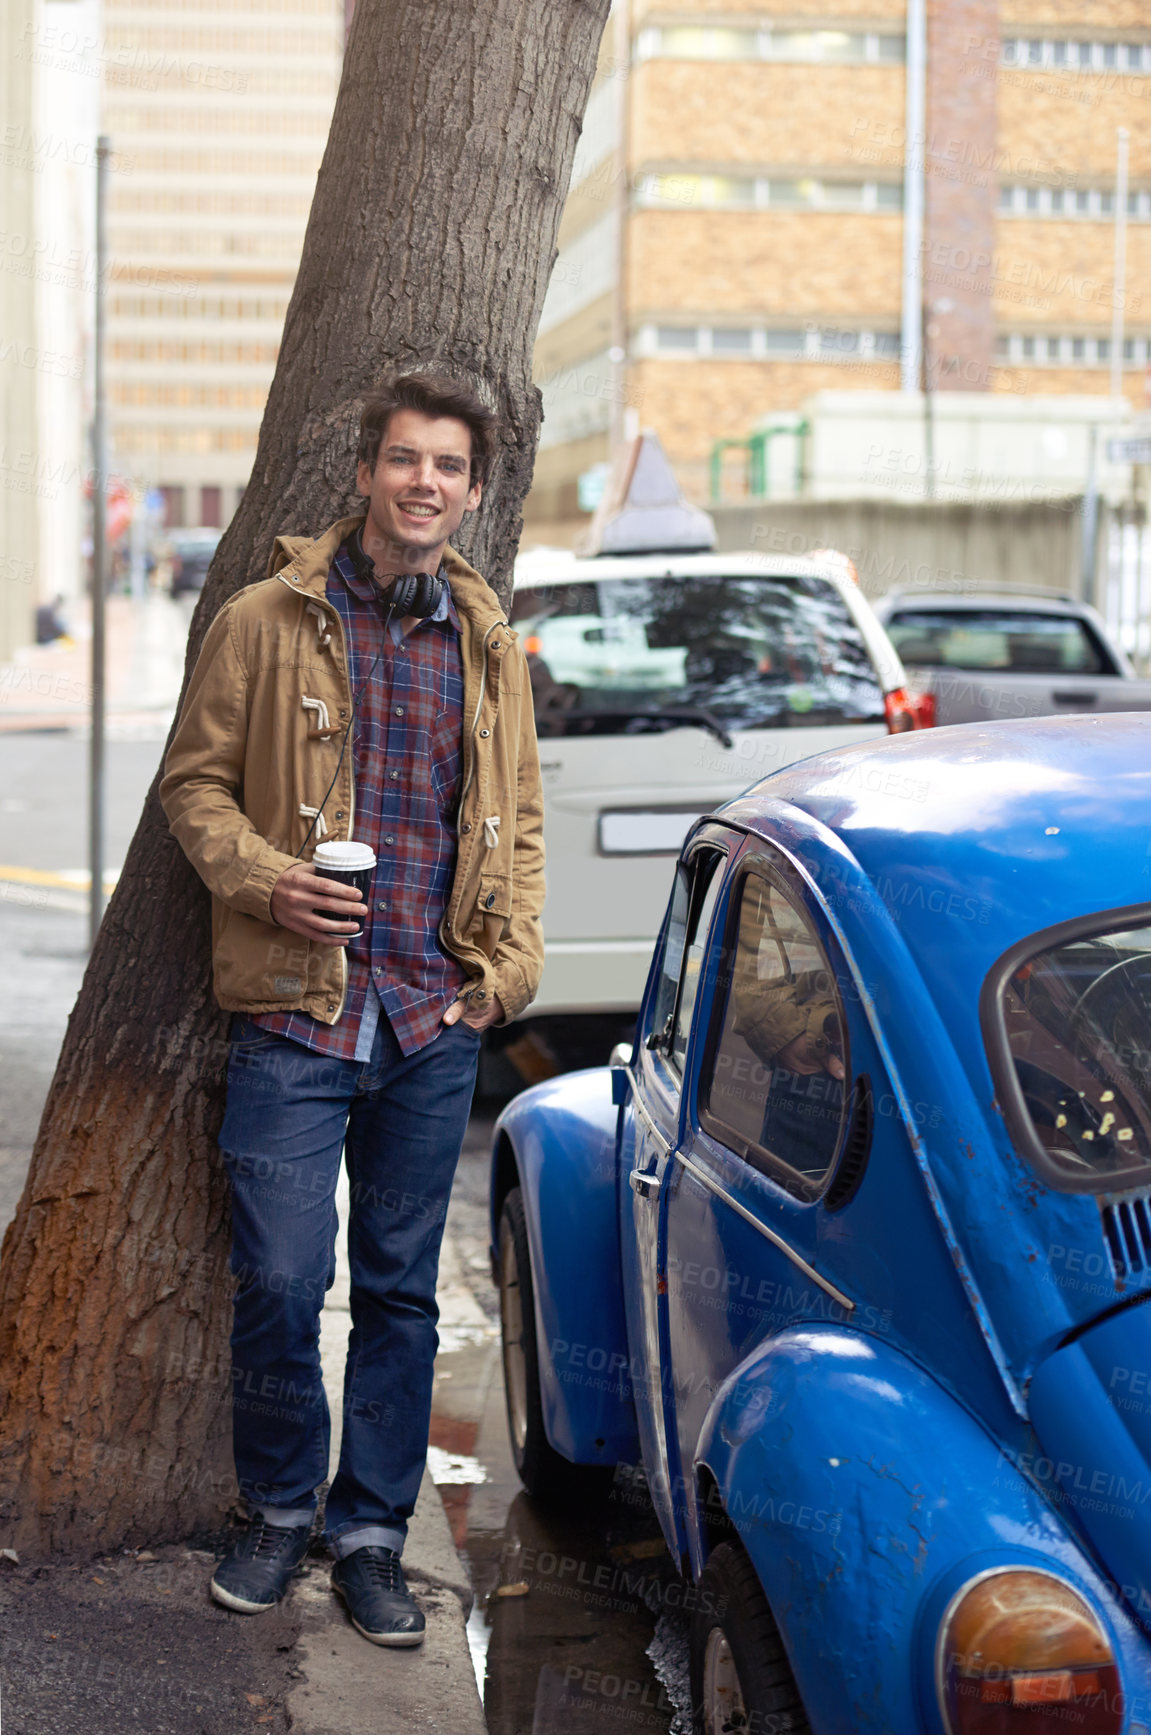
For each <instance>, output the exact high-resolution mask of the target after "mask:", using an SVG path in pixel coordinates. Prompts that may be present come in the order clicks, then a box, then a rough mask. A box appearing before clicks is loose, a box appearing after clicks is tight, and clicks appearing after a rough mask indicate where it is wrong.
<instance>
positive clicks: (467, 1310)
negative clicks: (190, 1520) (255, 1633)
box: [287, 1171, 488, 1735]
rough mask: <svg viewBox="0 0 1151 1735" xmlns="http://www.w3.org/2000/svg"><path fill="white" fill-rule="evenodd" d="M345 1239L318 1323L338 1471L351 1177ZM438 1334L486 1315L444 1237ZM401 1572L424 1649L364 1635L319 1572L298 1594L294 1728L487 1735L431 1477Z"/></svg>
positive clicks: (326, 1734) (302, 1733)
mask: <svg viewBox="0 0 1151 1735" xmlns="http://www.w3.org/2000/svg"><path fill="white" fill-rule="evenodd" d="M336 1199H337V1208H338V1210H339V1213H340V1235H339V1239H338V1241H337V1244H336V1257H337V1269H336V1281H335V1283H334V1285H333V1286H332V1288H331V1290H330V1291H329V1293H328V1297H327V1300H326V1301H325V1303H324V1312H323V1315H322V1318H321V1332H320V1355H321V1359H322V1363H323V1369H324V1385H325V1386H326V1388H327V1392H328V1403H329V1406H330V1408H331V1413H332V1456H331V1461H332V1463H333V1465H334V1464H335V1463H336V1462H337V1461H338V1458H339V1451H340V1421H341V1411H340V1396H339V1395H340V1390H341V1387H342V1383H343V1374H344V1353H345V1349H346V1346H347V1339H348V1331H349V1330H350V1328H351V1315H350V1313H349V1312H348V1264H347V1245H346V1244H347V1235H346V1224H347V1215H348V1177H347V1173H346V1171H345V1172H343V1173H342V1174H341V1176H340V1185H339V1188H338V1190H337V1195H336ZM437 1297H438V1300H439V1306H440V1330H441V1335H447V1334H448V1333H450V1332H452V1331H455V1330H460V1329H463V1330H469V1329H474V1328H479V1327H482V1328H484V1329H485V1330H486V1328H487V1324H488V1321H487V1317H486V1315H485V1314H484V1313H483V1312H482V1310H481V1309H480V1307H479V1304H478V1303H477V1301H476V1300H475V1298H474V1296H473V1295H472V1293H471V1291H470V1290H469V1288H468V1286H467V1283H466V1282H465V1280H464V1276H463V1273H462V1271H461V1270H460V1266H459V1261H458V1257H457V1254H456V1251H455V1248H454V1246H453V1243H452V1241H451V1240H450V1238H448V1237H445V1239H444V1250H443V1255H442V1257H441V1260H440V1280H439V1286H438V1290H437ZM404 1572H405V1575H406V1576H407V1579H408V1582H409V1584H410V1585H411V1588H412V1591H413V1593H414V1594H415V1597H416V1600H417V1602H418V1603H419V1604H420V1607H421V1608H422V1609H423V1611H424V1614H425V1616H426V1618H427V1623H428V1630H427V1638H426V1639H425V1641H424V1643H423V1644H422V1645H421V1646H420V1647H419V1649H418V1650H412V1651H405V1650H399V1651H388V1650H384V1649H382V1648H380V1647H378V1646H375V1645H370V1644H368V1642H367V1641H366V1640H365V1639H363V1638H361V1636H360V1634H359V1633H357V1632H356V1630H355V1628H354V1627H353V1626H352V1625H351V1623H350V1622H349V1621H348V1619H347V1617H346V1616H345V1614H344V1613H343V1606H342V1604H340V1603H339V1601H338V1599H337V1598H336V1597H335V1595H334V1594H333V1592H332V1591H331V1589H330V1588H329V1587H328V1584H327V1574H326V1573H325V1574H324V1575H323V1576H320V1575H318V1574H317V1573H315V1572H313V1573H311V1574H310V1575H309V1577H308V1579H307V1580H306V1581H305V1583H304V1584H303V1585H301V1586H300V1587H299V1588H298V1589H297V1590H296V1591H295V1592H294V1593H293V1594H294V1599H295V1602H296V1605H297V1609H298V1610H299V1611H300V1612H301V1613H302V1615H303V1632H302V1634H301V1637H300V1639H299V1642H298V1645H297V1657H298V1662H299V1666H300V1668H301V1669H302V1670H303V1673H304V1676H305V1679H304V1680H302V1681H301V1682H300V1683H299V1684H298V1685H297V1686H296V1687H294V1688H293V1690H292V1691H291V1693H290V1694H289V1696H288V1702H287V1709H288V1712H289V1714H290V1716H291V1719H292V1724H291V1726H292V1729H293V1731H294V1732H295V1731H298V1732H299V1735H408V1732H409V1731H412V1730H436V1731H439V1732H443V1735H449V1732H450V1735H484V1731H485V1730H486V1728H487V1725H486V1723H485V1721H484V1714H483V1709H482V1707H481V1705H480V1697H479V1690H478V1688H477V1686H476V1677H475V1670H474V1668H473V1666H472V1659H471V1654H470V1651H469V1647H468V1641H467V1633H466V1626H465V1623H466V1621H467V1617H468V1615H469V1613H470V1612H471V1606H472V1591H471V1586H470V1584H469V1582H468V1577H467V1573H466V1572H465V1570H464V1566H463V1562H462V1561H461V1560H460V1557H459V1555H458V1554H457V1553H456V1549H455V1544H454V1543H453V1541H452V1537H451V1531H450V1530H449V1528H448V1520H447V1516H446V1514H445V1512H444V1508H443V1505H442V1503H441V1501H440V1496H439V1494H438V1492H437V1490H436V1488H435V1486H434V1485H433V1483H432V1480H431V1478H430V1476H428V1475H427V1473H426V1472H425V1475H424V1482H423V1487H422V1489H421V1490H420V1498H419V1502H418V1504H417V1506H416V1512H415V1517H414V1518H413V1519H412V1523H411V1527H410V1529H409V1532H408V1542H407V1547H406V1548H405V1550H404Z"/></svg>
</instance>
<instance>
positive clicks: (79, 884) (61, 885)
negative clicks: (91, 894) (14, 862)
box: [0, 866, 120, 892]
mask: <svg viewBox="0 0 1151 1735" xmlns="http://www.w3.org/2000/svg"><path fill="white" fill-rule="evenodd" d="M119 878H120V874H119V870H118V869H114V868H113V869H109V870H107V871H106V872H105V874H104V889H105V891H111V890H112V889H113V888H114V886H115V885H116V882H117V881H118V880H119ZM0 881H4V882H6V883H7V884H8V885H15V886H55V887H57V888H58V889H59V890H60V891H65V892H86V891H87V890H88V887H89V886H90V884H91V883H92V876H91V874H90V873H89V872H88V871H87V869H86V868H70V869H67V870H66V871H64V872H62V873H61V872H57V871H55V870H52V869H49V868H25V867H3V866H0Z"/></svg>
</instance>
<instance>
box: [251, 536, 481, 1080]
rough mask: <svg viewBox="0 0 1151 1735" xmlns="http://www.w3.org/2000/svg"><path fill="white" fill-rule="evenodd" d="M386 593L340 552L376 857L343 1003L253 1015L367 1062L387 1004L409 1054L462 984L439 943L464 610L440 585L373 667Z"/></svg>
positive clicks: (357, 752)
mask: <svg viewBox="0 0 1151 1735" xmlns="http://www.w3.org/2000/svg"><path fill="white" fill-rule="evenodd" d="M378 594H379V593H378V591H377V590H376V587H375V585H374V584H373V582H372V581H371V579H362V578H360V577H358V576H357V574H356V570H355V568H354V567H353V565H352V563H351V560H350V559H349V558H348V552H347V549H346V547H345V548H341V549H340V551H339V553H338V554H337V555H336V559H335V563H334V564H333V566H332V570H331V572H330V573H329V574H328V583H327V597H328V601H329V602H330V603H332V604H333V605H334V606H335V608H336V609H338V611H339V614H340V619H341V620H342V621H343V624H344V638H345V641H346V643H347V647H348V673H349V675H350V678H351V687H352V692H353V694H356V693H359V692H360V689H361V686H362V685H363V683H364V682H365V681H366V682H367V686H366V687H365V688H364V691H363V695H362V697H361V699H360V702H359V704H358V706H357V707H356V716H355V723H354V733H353V736H352V743H351V745H352V751H353V754H354V767H355V788H356V816H355V827H354V829H355V834H356V842H357V843H366V844H370V845H371V847H372V848H373V849H374V850H375V852H376V857H377V866H376V874H375V879H374V880H373V882H372V895H371V899H370V902H369V904H368V909H367V916H366V920H365V925H364V932H363V933H362V934H360V935H353V936H352V939H351V940H350V941H349V943H348V948H347V958H348V992H347V998H346V1000H345V1002H344V1010H343V1012H342V1013H341V1015H340V1017H339V1018H338V1019H337V1021H336V1023H335V1024H321V1023H320V1021H319V1020H318V1019H316V1018H313V1017H312V1016H311V1015H310V1014H309V1013H307V1012H266V1013H261V1014H260V1015H259V1016H258V1017H257V1018H255V1019H254V1020H253V1022H254V1023H256V1024H259V1025H261V1026H262V1027H263V1028H264V1029H265V1030H274V1031H276V1032H277V1034H279V1035H281V1036H288V1037H291V1039H292V1040H293V1041H294V1042H300V1043H302V1044H303V1045H304V1047H305V1048H310V1049H312V1050H314V1052H315V1053H317V1054H330V1055H332V1056H334V1057H335V1058H337V1059H340V1060H355V1059H360V1060H365V1059H367V1058H369V1056H370V1053H371V1038H372V1036H373V1034H374V1033H375V1029H376V1024H377V1021H378V1019H379V1016H380V1013H381V1011H382V1012H383V1014H384V1016H386V1017H387V1020H388V1022H389V1024H390V1025H391V1027H392V1030H393V1032H394V1034H395V1037H396V1040H397V1042H398V1043H399V1045H400V1047H401V1049H402V1050H403V1052H404V1053H405V1054H414V1053H415V1052H416V1051H417V1049H420V1048H423V1047H424V1046H425V1044H426V1043H428V1042H430V1041H431V1040H432V1038H433V1037H434V1036H435V1035H437V1034H438V1032H439V1029H440V1021H441V1019H442V1016H443V1013H444V1011H445V1009H446V1008H447V1007H448V1006H449V1005H450V1004H451V1002H452V1001H453V1000H454V999H455V998H456V995H457V994H458V992H459V990H460V988H461V987H462V986H463V983H464V980H465V974H464V970H463V968H462V966H461V965H460V964H459V963H458V962H457V960H456V959H454V958H450V957H448V956H447V954H446V953H445V952H444V951H443V949H442V948H441V946H440V943H439V925H440V918H441V917H442V916H443V913H444V910H445V909H446V907H447V900H448V894H449V892H450V891H451V883H452V875H453V872H454V870H455V865H456V797H457V795H458V793H459V784H460V772H461V769H462V765H463V752H462V735H463V710H464V675H463V662H462V659H461V656H460V623H459V617H458V616H457V614H456V611H455V606H454V604H453V603H452V599H451V592H450V591H449V590H448V589H447V586H446V583H445V589H444V596H443V598H442V599H441V603H440V607H439V609H438V610H437V611H436V614H435V615H434V616H433V617H432V618H431V619H430V620H426V621H420V622H419V623H418V624H417V625H416V626H415V627H414V628H413V629H412V631H411V632H410V633H409V634H408V635H407V636H406V637H404V636H403V634H402V632H401V629H400V625H399V622H398V621H392V623H391V625H390V628H389V634H388V637H389V643H388V646H387V649H386V650H385V652H384V655H383V656H382V657H381V658H380V660H379V662H378V663H377V664H376V666H375V669H374V670H372V662H373V660H374V658H375V656H376V653H377V651H378V650H379V648H380V631H381V627H382V625H383V620H384V617H383V615H382V613H381V611H380V608H379V605H378V603H377V602H376V601H375V600H374V599H375V598H376V597H377V596H378ZM369 670H372V672H371V674H370V677H369ZM365 1050H366V1052H365Z"/></svg>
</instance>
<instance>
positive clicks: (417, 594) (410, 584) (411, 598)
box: [346, 530, 444, 620]
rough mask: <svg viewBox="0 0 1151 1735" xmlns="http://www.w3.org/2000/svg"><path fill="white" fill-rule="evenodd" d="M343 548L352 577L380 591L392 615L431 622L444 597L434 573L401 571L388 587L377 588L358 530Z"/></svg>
mask: <svg viewBox="0 0 1151 1735" xmlns="http://www.w3.org/2000/svg"><path fill="white" fill-rule="evenodd" d="M346 546H347V550H348V554H349V556H350V557H351V562H352V565H353V566H354V567H355V569H356V577H357V578H361V579H363V580H365V582H367V583H369V584H375V585H376V586H377V589H380V594H381V598H382V599H385V600H386V601H387V604H388V607H389V608H390V609H391V611H392V613H393V614H394V615H398V616H399V618H400V619H401V620H403V619H404V617H405V615H414V616H415V617H416V619H417V620H430V619H431V617H432V615H434V614H435V612H436V610H437V609H438V608H439V606H440V598H441V597H442V596H443V594H444V580H443V579H442V578H441V577H440V575H439V573H438V572H401V573H399V574H397V576H396V577H395V578H393V580H392V582H391V584H389V585H388V586H387V587H386V588H381V587H380V586H379V585H378V583H377V580H376V573H375V568H374V566H373V565H372V562H371V561H370V560H369V559H368V556H367V554H366V553H365V552H364V543H363V537H362V535H361V532H360V531H359V530H357V531H356V534H355V535H354V536H353V537H350V538H349V540H348V542H347V545H346Z"/></svg>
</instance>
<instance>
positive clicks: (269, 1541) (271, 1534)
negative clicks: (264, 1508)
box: [248, 1518, 295, 1560]
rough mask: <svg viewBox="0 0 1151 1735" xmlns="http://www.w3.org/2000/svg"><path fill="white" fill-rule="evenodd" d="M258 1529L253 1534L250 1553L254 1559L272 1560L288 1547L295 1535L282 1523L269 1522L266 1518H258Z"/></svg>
mask: <svg viewBox="0 0 1151 1735" xmlns="http://www.w3.org/2000/svg"><path fill="white" fill-rule="evenodd" d="M255 1522H256V1524H257V1525H258V1529H257V1530H256V1531H255V1533H254V1534H253V1535H252V1539H251V1544H250V1547H249V1549H248V1553H249V1555H250V1557H251V1558H252V1559H253V1560H271V1559H272V1558H273V1556H275V1555H277V1554H279V1553H280V1551H281V1550H282V1549H283V1548H285V1547H287V1545H288V1544H289V1543H290V1542H291V1541H292V1540H293V1538H294V1536H295V1531H294V1530H288V1529H286V1528H285V1526H284V1525H282V1524H269V1523H268V1521H267V1519H266V1518H258V1519H256V1521H255Z"/></svg>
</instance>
